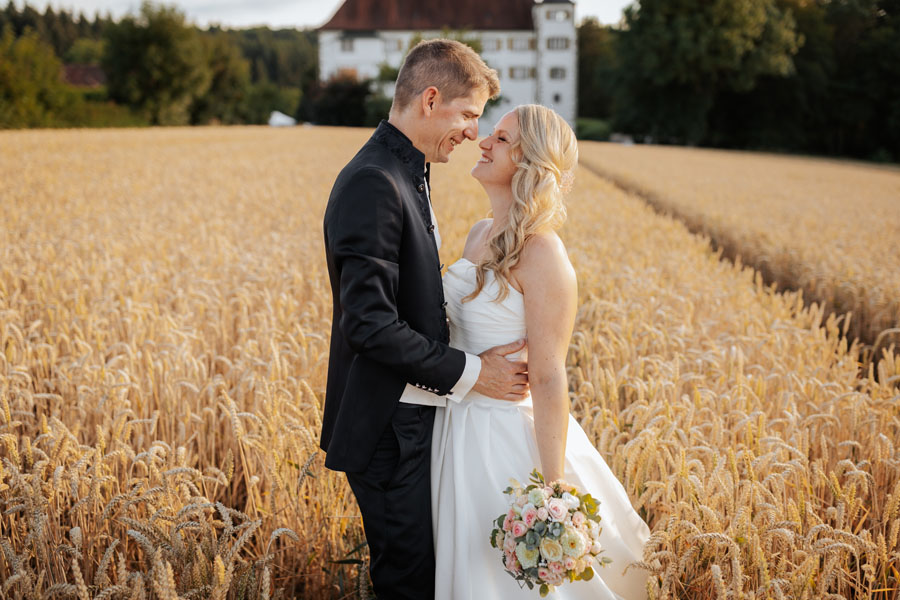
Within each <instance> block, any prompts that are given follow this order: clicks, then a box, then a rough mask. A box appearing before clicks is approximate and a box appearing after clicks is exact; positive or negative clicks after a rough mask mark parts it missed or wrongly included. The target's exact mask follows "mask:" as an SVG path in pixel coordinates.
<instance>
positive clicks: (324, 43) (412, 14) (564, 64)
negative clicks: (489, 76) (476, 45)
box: [319, 0, 577, 135]
mask: <svg viewBox="0 0 900 600" xmlns="http://www.w3.org/2000/svg"><path fill="white" fill-rule="evenodd" d="M446 29H451V30H455V31H464V32H465V33H466V35H467V36H468V37H475V38H478V39H479V40H480V41H481V46H482V53H481V56H482V58H484V60H485V62H487V64H488V65H490V66H491V67H492V68H494V69H496V70H497V72H498V73H499V75H500V87H501V90H500V97H501V102H500V103H499V104H498V105H496V106H494V107H488V110H486V111H485V115H484V117H483V119H482V121H481V123H480V125H479V129H480V131H481V132H482V133H481V134H479V135H483V134H484V132H486V131H487V132H489V131H490V130H491V129H492V127H493V125H494V123H495V122H496V121H497V120H498V119H499V118H500V116H502V115H503V113H505V112H507V111H508V110H510V109H511V108H512V107H514V106H516V105H518V104H529V103H538V104H543V105H545V106H549V107H551V108H553V109H554V110H556V111H557V112H558V113H559V114H560V115H562V116H563V118H565V119H566V120H567V121H568V122H569V123H570V124H571V125H572V126H573V127H574V125H575V115H576V82H577V73H576V68H577V60H576V47H577V46H576V38H575V4H574V2H571V1H569V0H543V2H535V1H534V0H452V1H441V0H345V2H344V3H343V4H342V5H341V6H340V7H339V8H338V9H337V11H336V12H335V14H334V16H333V17H332V18H331V19H330V20H329V21H328V22H327V23H325V25H323V26H322V27H321V28H320V29H319V77H320V79H321V80H323V81H327V80H328V79H330V78H332V77H335V76H339V75H351V76H355V77H357V78H359V79H370V78H371V79H377V78H378V75H379V71H380V70H381V68H382V66H383V65H387V66H389V67H392V68H398V67H399V66H400V64H401V63H402V62H403V58H404V56H405V55H406V51H407V50H408V48H409V43H410V41H411V40H412V39H413V38H414V36H416V35H420V36H422V37H423V38H434V37H440V35H441V32H442V31H443V30H446ZM385 93H386V94H387V95H389V96H391V95H393V86H392V85H387V86H385ZM485 128H486V129H485Z"/></svg>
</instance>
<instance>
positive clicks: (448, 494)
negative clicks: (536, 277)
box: [431, 259, 650, 600]
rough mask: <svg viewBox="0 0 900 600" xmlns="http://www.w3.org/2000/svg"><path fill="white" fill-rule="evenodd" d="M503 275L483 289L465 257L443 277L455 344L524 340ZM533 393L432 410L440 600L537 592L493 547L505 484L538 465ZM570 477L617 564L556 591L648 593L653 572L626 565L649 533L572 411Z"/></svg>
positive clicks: (469, 347)
mask: <svg viewBox="0 0 900 600" xmlns="http://www.w3.org/2000/svg"><path fill="white" fill-rule="evenodd" d="M497 286H498V284H497V282H496V280H494V278H493V274H492V273H490V272H488V273H487V276H486V283H485V286H484V289H483V290H482V292H481V293H480V294H479V295H478V296H477V297H476V298H475V299H473V300H470V301H468V302H466V303H463V302H462V298H463V297H465V296H466V295H468V294H469V293H471V292H472V291H473V290H474V288H475V265H474V264H472V263H471V262H470V261H468V260H467V259H460V260H459V261H457V262H456V263H454V264H453V265H451V266H450V268H449V270H448V271H447V274H446V276H445V277H444V294H445V296H446V300H447V313H448V316H449V318H450V345H451V346H453V347H455V348H459V349H460V350H464V351H466V352H470V353H472V354H479V353H481V352H483V351H484V350H487V349H488V348H492V347H494V346H498V345H501V344H506V343H509V342H513V341H515V340H518V339H521V338H524V337H525V306H524V299H523V296H522V294H520V293H519V292H517V291H516V290H515V289H513V288H510V290H509V295H508V296H507V297H506V298H505V299H504V300H503V301H502V302H496V301H495V298H496V297H497ZM540 465H541V463H540V455H539V454H538V448H537V442H536V440H535V435H534V417H533V413H532V404H531V398H530V397H528V398H526V399H525V400H523V401H521V402H517V403H513V402H507V401H504V400H495V399H493V398H489V397H487V396H483V395H481V394H478V393H475V392H470V393H469V394H468V395H467V396H466V397H465V398H464V399H463V401H462V402H459V403H457V402H452V401H451V402H448V403H447V407H446V408H441V407H439V408H438V409H437V414H436V415H435V422H434V437H433V439H432V451H431V502H432V520H433V525H434V539H435V565H436V577H435V598H436V599H437V600H486V599H501V600H506V599H530V600H534V599H538V598H540V596H539V594H538V591H537V589H534V590H529V589H528V588H527V587H526V588H524V589H522V588H520V587H519V584H518V582H516V581H515V580H514V579H513V578H512V577H511V576H510V575H509V573H507V572H506V571H505V570H504V568H503V565H502V562H501V557H502V554H501V552H500V551H499V550H497V549H495V548H492V547H491V543H490V532H491V528H492V527H493V525H494V524H493V521H494V520H495V519H496V518H497V517H498V516H499V515H501V514H503V513H505V512H506V511H507V510H508V508H509V507H508V504H507V497H506V496H505V495H504V494H503V493H502V491H503V490H504V489H505V488H506V487H507V486H508V485H509V480H510V478H515V479H517V480H518V481H520V482H522V483H523V484H526V483H527V481H528V477H529V474H530V473H531V471H532V469H534V468H538V469H540ZM565 479H566V481H568V482H569V483H571V484H573V485H576V486H577V487H578V488H579V489H580V490H583V491H586V492H589V493H590V494H591V495H592V496H594V498H596V499H597V500H598V501H599V502H600V515H601V517H602V520H601V522H600V524H601V526H602V527H603V531H602V533H601V544H602V545H603V548H604V550H605V551H604V553H603V554H602V556H606V557H609V558H611V559H612V561H613V562H612V564H609V565H607V566H605V567H599V566H598V567H597V568H595V572H596V576H595V577H594V578H593V579H591V580H590V581H587V582H585V581H575V582H571V583H566V584H564V585H562V586H560V587H558V588H556V592H555V593H554V594H552V595H551V596H549V597H551V598H557V599H565V600H581V599H584V600H587V599H591V600H619V599H625V600H642V599H644V598H646V587H645V585H646V580H647V575H648V574H647V572H646V571H644V570H642V569H639V568H636V567H633V568H631V569H629V570H628V572H627V573H626V574H625V575H623V574H622V571H623V569H625V567H626V566H627V565H628V564H629V563H632V562H634V561H639V560H641V553H642V549H643V546H644V543H645V542H646V540H647V538H648V536H649V533H650V532H649V530H648V528H647V525H646V523H644V521H643V520H642V519H641V518H640V516H639V515H638V514H637V513H636V512H635V511H634V509H633V508H632V506H631V502H630V501H629V500H628V496H627V494H626V493H625V489H624V488H623V487H622V484H621V483H620V482H619V481H618V480H617V479H616V477H615V475H613V473H612V471H610V469H609V467H608V466H607V465H606V462H605V461H604V460H603V458H602V457H601V456H600V453H599V452H597V450H596V449H595V448H594V446H593V445H592V444H591V442H590V440H588V438H587V435H585V433H584V431H583V430H582V429H581V427H580V426H579V425H578V422H577V421H576V420H575V419H574V418H573V417H571V416H570V417H569V428H568V436H567V442H566V461H565Z"/></svg>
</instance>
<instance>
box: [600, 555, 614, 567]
mask: <svg viewBox="0 0 900 600" xmlns="http://www.w3.org/2000/svg"><path fill="white" fill-rule="evenodd" d="M612 561H613V559H611V558H610V557H608V556H604V557H603V558H601V559H600V563H601V564H602V565H603V566H604V567H605V566H606V565H608V564H610V563H612Z"/></svg>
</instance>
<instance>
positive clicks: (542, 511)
mask: <svg viewBox="0 0 900 600" xmlns="http://www.w3.org/2000/svg"><path fill="white" fill-rule="evenodd" d="M549 516H550V512H549V511H548V510H547V507H546V506H542V507H540V508H539V509H538V510H537V518H538V519H539V520H541V521H546V520H547V517H549Z"/></svg>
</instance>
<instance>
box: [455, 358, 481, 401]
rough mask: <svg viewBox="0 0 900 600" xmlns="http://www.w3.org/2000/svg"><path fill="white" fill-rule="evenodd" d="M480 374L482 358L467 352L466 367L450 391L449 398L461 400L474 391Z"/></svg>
mask: <svg viewBox="0 0 900 600" xmlns="http://www.w3.org/2000/svg"><path fill="white" fill-rule="evenodd" d="M479 375H481V359H480V358H478V357H477V356H475V355H474V354H469V353H468V352H466V367H465V368H464V369H463V372H462V375H461V376H460V377H459V381H457V382H456V385H454V386H453V389H452V390H450V393H449V394H447V399H448V400H453V401H454V402H460V401H461V400H462V399H463V398H465V396H466V394H468V393H469V392H470V391H472V388H473V387H474V386H475V382H476V381H478V376H479Z"/></svg>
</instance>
